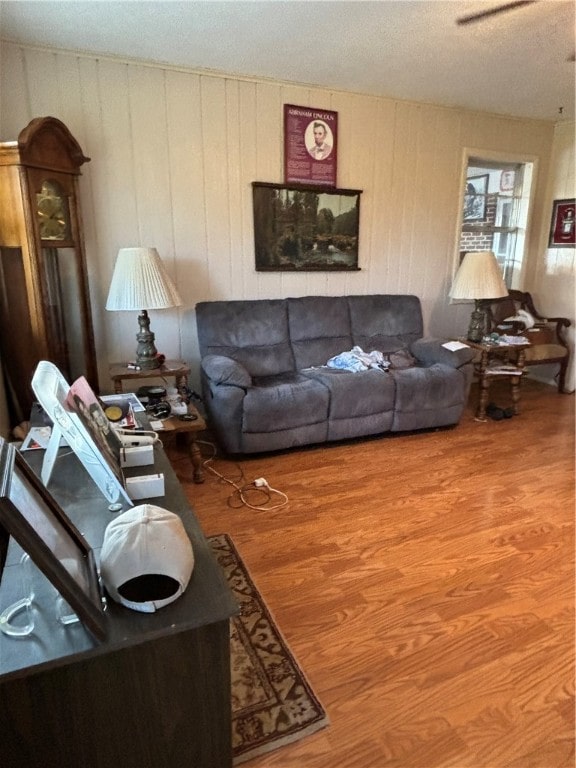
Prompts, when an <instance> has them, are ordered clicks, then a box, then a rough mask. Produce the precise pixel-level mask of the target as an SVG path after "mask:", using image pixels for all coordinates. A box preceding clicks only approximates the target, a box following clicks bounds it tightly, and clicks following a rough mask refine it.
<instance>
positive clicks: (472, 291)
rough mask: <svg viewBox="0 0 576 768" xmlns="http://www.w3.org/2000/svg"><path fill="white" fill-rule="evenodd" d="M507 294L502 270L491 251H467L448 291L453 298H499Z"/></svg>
mask: <svg viewBox="0 0 576 768" xmlns="http://www.w3.org/2000/svg"><path fill="white" fill-rule="evenodd" d="M503 296H508V289H507V288H506V283H505V282H504V278H503V277H502V272H501V271H500V267H499V266H498V262H497V261H496V257H495V256H494V254H493V253H492V251H476V252H471V253H467V254H466V255H465V256H464V258H463V260H462V263H461V264H460V267H459V269H458V272H457V273H456V277H455V278H454V282H453V283H452V289H451V291H450V297H451V298H453V299H500V298H502V297H503Z"/></svg>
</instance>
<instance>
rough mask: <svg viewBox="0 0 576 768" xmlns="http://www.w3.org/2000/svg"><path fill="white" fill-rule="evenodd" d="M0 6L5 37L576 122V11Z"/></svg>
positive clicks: (273, 4) (24, 1)
mask: <svg viewBox="0 0 576 768" xmlns="http://www.w3.org/2000/svg"><path fill="white" fill-rule="evenodd" d="M504 1H505V0H493V1H491V0H484V1H483V2H471V1H469V0H448V1H447V2H446V1H444V0H424V1H423V2H421V1H420V0H379V1H378V0H375V1H372V2H364V1H363V0H358V1H357V2H354V1H352V2H350V1H348V0H322V1H320V2H315V1H314V0H306V1H305V2H301V1H300V0H288V1H286V0H267V1H266V2H259V1H257V0H255V1H254V2H244V1H243V0H238V1H237V2H223V1H222V2H210V1H208V0H188V1H187V2H186V1H185V2H172V0H163V1H157V2H148V1H147V0H124V1H122V2H120V1H119V0H116V1H115V2H107V1H106V0H88V1H86V2H76V1H75V0H68V1H66V2H63V1H62V0H57V1H53V0H40V1H37V2H30V1H29V0H1V2H0V35H1V37H2V38H3V39H5V40H13V41H19V42H24V43H28V44H33V45H40V46H53V47H56V48H65V49H68V50H74V51H86V52H90V53H98V54H103V55H112V56H119V57H122V58H129V59H136V60H148V61H156V62H162V63H165V64H170V65H173V66H177V67H185V68H192V69H195V70H199V69H203V70H215V71H219V72H225V73H230V74H235V75H242V76H247V77H257V78H273V79H274V80H282V81H289V82H295V83H299V84H309V85H318V86H322V87H324V88H329V89H338V90H349V91H355V92H358V93H368V94H374V95H379V96H389V97H395V98H401V99H408V100H413V101H423V102H433V103H437V104H444V105H449V106H461V107H467V108H471V109H479V110H483V111H489V112H495V113H500V114H507V115H515V116H518V117H532V118H541V119H545V120H552V121H556V120H563V119H572V120H573V119H574V94H575V69H574V66H575V65H574V62H570V61H568V58H569V57H570V56H571V55H572V54H573V52H574V45H575V42H574V37H575V5H576V4H575V2H574V0H541V2H536V3H533V4H531V5H528V6H525V7H522V8H519V9H516V10H514V11H511V12H508V13H505V14H499V15H496V16H493V17H490V18H488V19H485V20H484V21H482V22H480V23H476V24H473V25H469V26H457V25H456V23H455V22H456V18H457V17H459V16H462V15H464V14H467V13H470V12H474V11H476V10H479V9H486V8H490V7H493V6H497V5H500V4H502V2H504Z"/></svg>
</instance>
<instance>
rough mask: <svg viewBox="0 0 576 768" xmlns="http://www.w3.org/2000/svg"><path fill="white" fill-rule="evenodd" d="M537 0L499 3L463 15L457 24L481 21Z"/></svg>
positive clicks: (457, 20) (516, 0) (515, 0)
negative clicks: (492, 6)
mask: <svg viewBox="0 0 576 768" xmlns="http://www.w3.org/2000/svg"><path fill="white" fill-rule="evenodd" d="M535 2H537V0H514V2H513V3H505V4H504V5H497V6H495V7H494V8H487V9H486V10H485V11H478V13H471V14H470V15H469V16H461V17H460V18H459V19H456V24H459V25H463V24H472V23H473V22H475V21H480V20H481V19H485V18H486V17H488V16H495V15H496V14H498V13H504V12H505V11H512V10H514V8H521V7H522V6H523V5H532V4H533V3H535Z"/></svg>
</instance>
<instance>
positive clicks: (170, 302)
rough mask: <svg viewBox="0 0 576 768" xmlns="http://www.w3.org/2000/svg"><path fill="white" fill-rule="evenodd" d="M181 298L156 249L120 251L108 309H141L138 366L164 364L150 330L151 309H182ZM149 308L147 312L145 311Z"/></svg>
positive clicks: (107, 303) (137, 353)
mask: <svg viewBox="0 0 576 768" xmlns="http://www.w3.org/2000/svg"><path fill="white" fill-rule="evenodd" d="M181 304H182V299H181V298H180V295H179V293H178V291H177V290H176V287H175V285H174V283H173V282H172V279H171V278H170V275H169V274H168V273H167V272H166V270H165V268H164V265H163V264H162V260H161V259H160V256H159V255H158V251H157V250H156V248H120V250H119V251H118V257H117V259H116V265H115V266H114V274H113V275H112V282H111V283H110V291H109V292H108V299H107V301H106V309H109V310H135V309H137V310H139V311H140V314H139V315H138V325H139V326H140V330H139V332H138V333H137V334H136V339H137V341H138V346H137V348H136V360H135V362H136V365H138V366H140V368H142V369H152V368H159V367H160V365H161V361H160V359H159V357H158V351H157V350H156V347H155V346H154V334H153V333H152V331H151V330H150V318H149V317H148V311H147V310H148V309H169V308H170V307H179V306H181ZM144 307H146V309H144Z"/></svg>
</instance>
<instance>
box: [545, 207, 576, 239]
mask: <svg viewBox="0 0 576 768" xmlns="http://www.w3.org/2000/svg"><path fill="white" fill-rule="evenodd" d="M575 213H576V199H575V198H573V197H572V198H568V199H566V200H554V202H553V204H552V221H551V222H550V239H549V241H548V247H549V248H574V247H575V246H576V237H575V235H576V230H575V223H576V216H575Z"/></svg>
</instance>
